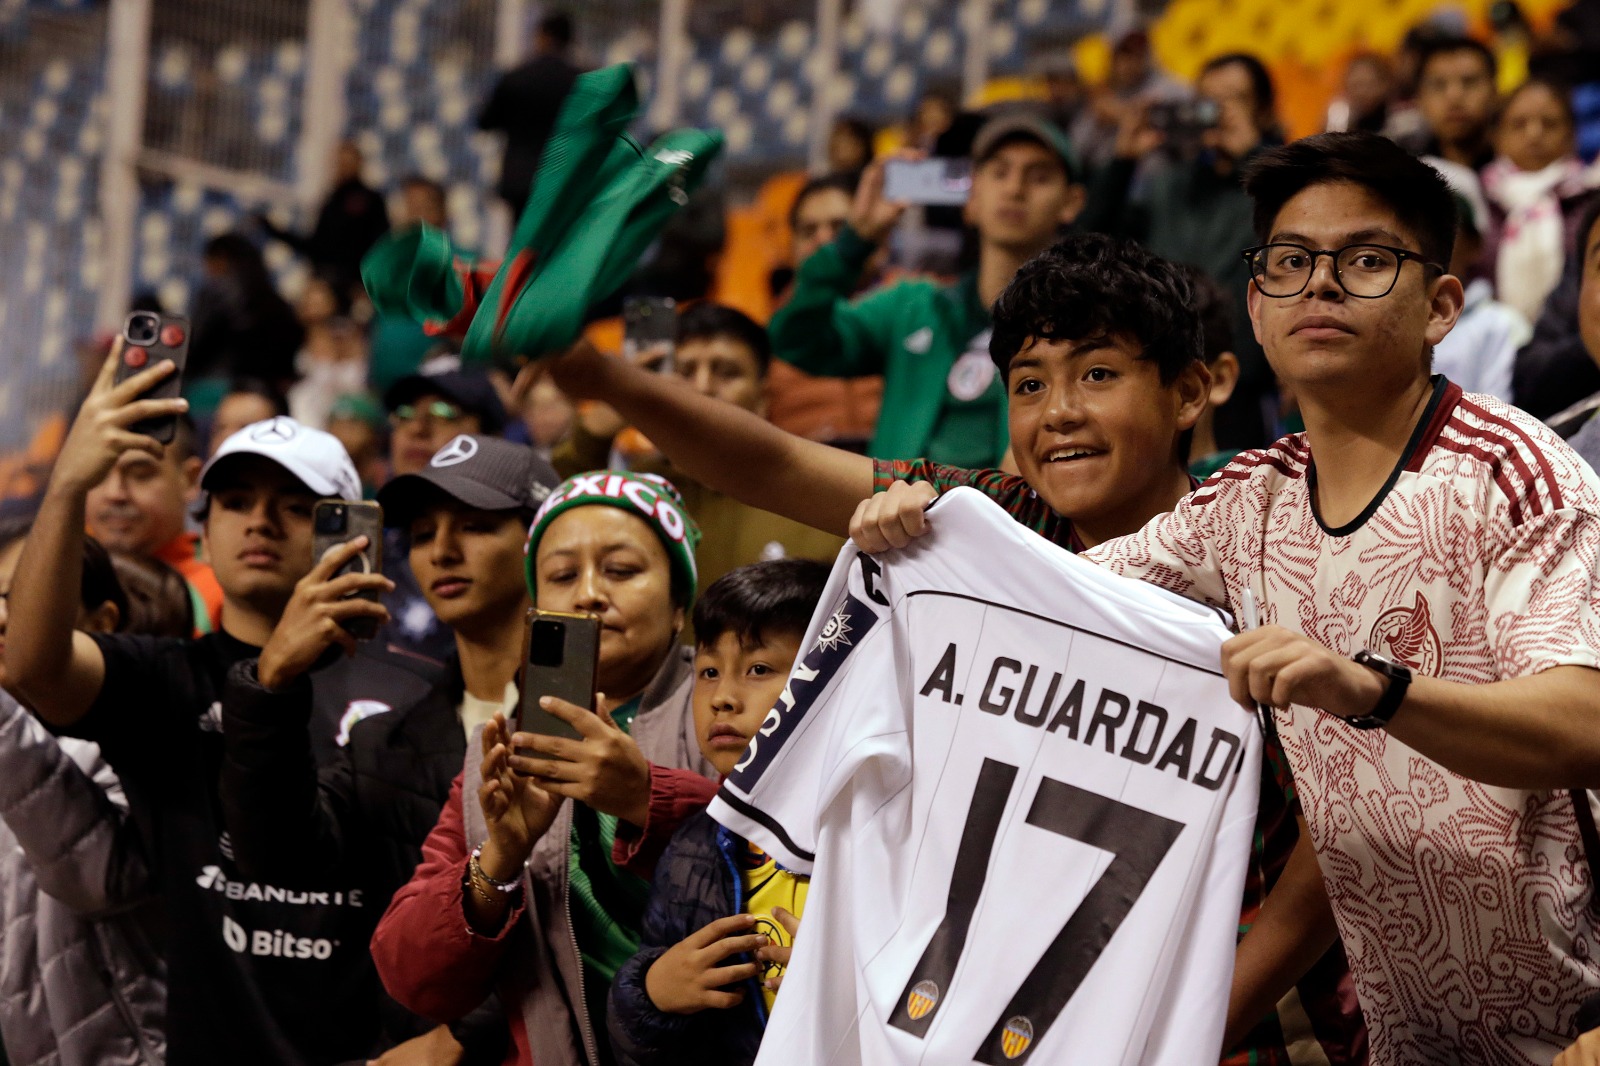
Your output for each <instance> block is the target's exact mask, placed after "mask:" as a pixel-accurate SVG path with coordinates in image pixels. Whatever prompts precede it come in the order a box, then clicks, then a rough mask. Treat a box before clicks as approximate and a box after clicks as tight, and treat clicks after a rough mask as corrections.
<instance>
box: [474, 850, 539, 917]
mask: <svg viewBox="0 0 1600 1066" xmlns="http://www.w3.org/2000/svg"><path fill="white" fill-rule="evenodd" d="M482 855H483V845H482V844H479V845H478V846H477V847H475V848H473V849H472V857H471V858H470V859H469V860H468V861H467V877H468V879H469V880H470V881H472V885H473V887H474V888H477V889H479V894H480V895H482V896H483V898H484V902H486V903H494V902H497V901H496V900H495V899H494V897H492V896H489V895H487V894H485V893H483V891H482V888H481V886H480V885H479V882H480V881H481V882H482V883H483V884H485V885H488V886H489V887H490V888H492V889H494V890H495V891H496V892H498V893H500V895H501V896H509V895H511V894H512V893H515V892H518V891H520V890H521V889H522V878H521V877H520V876H519V877H517V878H516V879H514V880H511V881H497V880H495V879H494V878H493V877H490V876H489V875H488V874H487V873H485V872H484V869H483V864H482V863H480V862H479V861H478V860H479V859H480V858H481V857H482ZM524 865H526V864H524Z"/></svg>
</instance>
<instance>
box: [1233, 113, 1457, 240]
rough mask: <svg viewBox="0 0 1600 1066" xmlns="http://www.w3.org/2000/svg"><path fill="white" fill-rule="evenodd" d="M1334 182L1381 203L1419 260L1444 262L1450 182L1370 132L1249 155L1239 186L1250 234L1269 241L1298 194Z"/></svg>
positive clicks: (1449, 233) (1449, 236)
mask: <svg viewBox="0 0 1600 1066" xmlns="http://www.w3.org/2000/svg"><path fill="white" fill-rule="evenodd" d="M1340 182H1344V183H1348V184H1351V185H1359V186H1361V187H1362V188H1363V189H1366V190H1367V191H1368V192H1370V193H1372V195H1374V196H1376V197H1377V198H1378V199H1380V200H1382V201H1383V202H1384V203H1385V204H1387V205H1388V206H1389V209H1390V210H1392V211H1393V212H1394V213H1395V215H1396V216H1398V217H1399V219H1400V224H1401V225H1402V226H1404V227H1405V228H1406V229H1408V230H1410V231H1411V236H1413V237H1414V238H1416V241H1417V244H1418V246H1419V247H1420V249H1421V251H1422V255H1423V257H1424V258H1425V259H1427V260H1429V261H1430V262H1434V263H1438V264H1439V265H1440V266H1444V267H1448V264H1449V262H1450V252H1451V250H1452V249H1453V248H1454V247H1455V240H1456V207H1455V201H1454V200H1453V199H1452V198H1451V192H1450V186H1449V185H1448V184H1447V183H1446V182H1445V180H1444V178H1443V177H1441V176H1440V174H1439V172H1438V171H1437V170H1435V169H1433V168H1432V167H1430V166H1429V165H1428V164H1426V163H1424V162H1422V161H1421V160H1418V159H1415V158H1413V157H1412V156H1411V155H1410V154H1409V153H1408V152H1406V151H1405V150H1404V149H1403V148H1401V147H1400V146H1399V145H1397V144H1395V143H1394V142H1393V141H1391V140H1389V139H1388V138H1387V137H1380V136H1378V135H1377V134H1376V133H1364V132H1350V133H1319V134H1316V135H1315V136H1312V137H1306V138H1305V139H1303V140H1299V141H1294V142H1291V143H1289V144H1286V145H1283V146H1281V147H1278V148H1270V149H1268V150H1267V151H1265V152H1262V153H1260V154H1259V155H1257V156H1256V157H1255V158H1254V159H1252V160H1251V161H1250V163H1249V164H1247V165H1246V167H1245V173H1244V189H1245V192H1247V193H1249V194H1250V198H1251V199H1252V200H1254V201H1255V212H1254V222H1255V229H1256V238H1257V239H1258V240H1260V241H1262V242H1263V243H1264V242H1266V241H1267V240H1269V239H1270V238H1271V236H1272V226H1273V223H1274V222H1275V221H1276V220H1277V217H1278V212H1279V211H1281V210H1283V205H1284V204H1286V203H1288V202H1289V201H1290V200H1291V199H1293V198H1294V197H1295V196H1297V195H1299V194H1300V193H1301V192H1302V191H1304V190H1305V189H1309V188H1311V187H1312V186H1314V185H1333V184H1337V183H1340Z"/></svg>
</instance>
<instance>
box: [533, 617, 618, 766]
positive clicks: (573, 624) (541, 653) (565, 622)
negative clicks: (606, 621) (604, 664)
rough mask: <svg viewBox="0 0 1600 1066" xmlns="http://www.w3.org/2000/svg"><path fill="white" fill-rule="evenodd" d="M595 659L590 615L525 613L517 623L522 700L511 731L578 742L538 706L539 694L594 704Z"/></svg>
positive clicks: (595, 627) (595, 632)
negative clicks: (520, 629) (520, 632)
mask: <svg viewBox="0 0 1600 1066" xmlns="http://www.w3.org/2000/svg"><path fill="white" fill-rule="evenodd" d="M599 661H600V619H598V618H596V617H595V616H594V615H592V614H564V613H562V612H560V611H541V610H539V609H538V608H537V607H535V608H533V609H531V610H530V611H528V615H527V618H526V620H525V621H524V622H523V667H522V702H521V704H520V706H519V707H518V709H517V722H516V729H517V730H518V731H520V732H523V733H537V734H539V735H541V736H547V737H566V738H567V739H569V740H581V739H582V738H583V734H581V733H579V732H578V731H577V730H576V729H574V728H573V727H572V726H570V725H568V724H567V723H566V722H563V721H562V720H561V719H559V718H557V717H556V716H555V715H553V714H551V713H550V712H549V711H547V710H545V709H544V708H543V707H540V706H539V700H540V699H542V698H543V697H545V696H554V697H556V698H557V699H563V700H566V701H567V702H568V703H575V704H577V705H578V706H579V707H588V708H592V707H593V706H594V687H595V671H596V669H597V668H598V666H599Z"/></svg>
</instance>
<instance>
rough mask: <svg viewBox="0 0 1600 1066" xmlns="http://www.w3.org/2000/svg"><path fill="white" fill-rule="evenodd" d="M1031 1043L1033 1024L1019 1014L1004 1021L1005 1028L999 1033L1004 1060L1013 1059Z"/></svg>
mask: <svg viewBox="0 0 1600 1066" xmlns="http://www.w3.org/2000/svg"><path fill="white" fill-rule="evenodd" d="M1032 1043H1033V1023H1032V1022H1030V1021H1029V1020H1028V1019H1026V1018H1024V1017H1022V1016H1021V1015H1020V1014H1019V1015H1017V1016H1016V1017H1015V1018H1008V1019H1007V1020H1006V1027H1005V1029H1004V1030H1003V1031H1002V1032H1001V1033H1000V1050H1001V1051H1003V1052H1005V1054H1006V1058H1008V1059H1014V1058H1016V1057H1017V1056H1018V1055H1020V1054H1022V1053H1023V1052H1024V1051H1027V1050H1028V1045H1029V1044H1032Z"/></svg>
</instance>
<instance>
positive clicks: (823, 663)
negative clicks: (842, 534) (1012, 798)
mask: <svg viewBox="0 0 1600 1066" xmlns="http://www.w3.org/2000/svg"><path fill="white" fill-rule="evenodd" d="M882 574H883V568H882V567H881V565H880V564H879V563H877V562H876V561H875V560H873V559H872V558H871V557H870V556H867V555H865V554H862V553H859V552H858V553H854V554H853V555H852V554H846V555H843V556H841V557H840V560H839V562H838V563H837V564H836V565H835V567H834V571H833V577H832V578H831V579H830V580H829V583H828V590H827V592H826V593H825V594H824V596H823V599H822V604H823V605H824V608H823V609H820V610H819V611H818V612H817V614H816V615H815V616H814V617H813V618H812V620H811V627H810V629H809V630H808V632H807V634H806V639H805V642H804V643H803V644H802V645H801V647H802V648H804V649H806V650H805V653H804V654H803V655H802V657H801V658H800V659H798V660H797V661H796V662H795V665H794V669H793V670H791V671H790V674H789V682H788V684H787V685H786V686H785V687H784V690H783V695H782V696H780V697H779V699H778V702H777V704H776V705H775V706H774V707H773V708H772V710H771V711H770V712H768V714H767V717H766V719H765V720H764V721H763V722H762V724H761V727H760V728H759V729H758V730H757V731H756V735H755V736H753V737H752V738H751V739H750V746H749V747H748V748H746V749H745V753H744V757H743V758H742V759H741V760H740V762H739V764H738V765H737V766H735V767H734V769H733V772H732V773H731V774H729V775H728V777H727V780H725V781H724V782H723V784H722V787H721V788H720V789H719V790H718V792H717V796H716V798H715V799H714V800H713V801H712V803H711V807H710V813H711V816H712V817H713V818H715V819H716V820H717V821H719V822H721V823H722V824H723V825H725V826H727V827H728V828H729V829H731V830H732V831H733V832H735V833H738V834H739V835H741V836H743V837H745V838H746V839H748V840H750V841H752V842H753V843H755V844H756V845H757V846H759V847H760V848H762V849H763V850H764V851H766V852H767V853H768V854H770V855H771V856H773V858H775V859H776V860H777V861H778V863H779V864H780V865H782V866H784V867H786V868H787V869H790V870H793V871H794V872H796V873H800V874H807V875H809V874H810V873H811V869H812V864H813V863H814V862H815V861H816V851H817V834H818V822H819V819H820V816H821V813H822V811H823V810H824V809H825V808H826V807H827V806H828V804H829V803H830V802H831V801H832V800H833V799H834V797H835V796H837V795H838V794H839V792H840V791H841V790H843V789H844V788H845V787H846V786H847V785H848V784H849V783H850V781H851V780H852V778H854V777H855V775H856V774H857V773H858V771H860V770H861V769H862V768H863V767H864V766H866V765H867V764H868V763H871V764H872V765H873V772H874V776H873V779H874V781H875V782H877V783H878V785H879V786H886V787H889V788H890V789H891V790H892V787H893V786H892V785H889V782H891V781H894V780H897V779H899V778H903V777H905V776H907V775H909V771H910V756H909V753H908V752H907V751H906V750H905V746H904V739H905V737H906V734H907V725H906V722H905V714H906V712H905V710H904V708H907V707H909V706H910V701H909V699H908V698H907V697H906V695H905V694H904V693H903V692H901V691H900V690H901V687H902V686H903V680H902V679H903V678H904V677H905V676H907V675H906V671H905V670H904V669H902V666H905V665H907V664H904V663H901V662H899V661H898V658H899V656H900V655H901V654H902V653H903V649H902V648H901V647H900V645H902V644H903V642H901V641H897V640H896V638H895V635H894V633H893V628H894V622H893V618H892V611H891V609H890V606H889V602H888V599H887V597H886V596H885V594H884V592H883V591H882V589H881V588H880V587H879V585H878V579H879V578H881V576H882ZM885 794H887V793H885Z"/></svg>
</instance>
